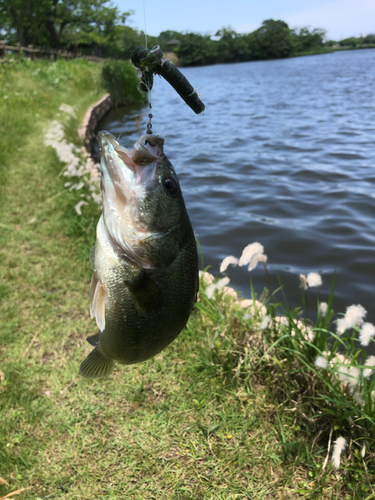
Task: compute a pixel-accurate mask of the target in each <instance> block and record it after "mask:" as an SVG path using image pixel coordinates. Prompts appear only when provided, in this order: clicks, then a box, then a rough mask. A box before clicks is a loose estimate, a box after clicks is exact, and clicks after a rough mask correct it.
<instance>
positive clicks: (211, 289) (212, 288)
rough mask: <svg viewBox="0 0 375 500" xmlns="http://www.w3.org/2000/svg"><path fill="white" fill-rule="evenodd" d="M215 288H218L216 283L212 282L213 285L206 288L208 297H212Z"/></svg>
mask: <svg viewBox="0 0 375 500" xmlns="http://www.w3.org/2000/svg"><path fill="white" fill-rule="evenodd" d="M215 290H216V285H215V283H211V285H208V287H207V288H206V290H205V293H206V295H207V298H208V299H211V298H212V296H213V294H214V293H215Z"/></svg>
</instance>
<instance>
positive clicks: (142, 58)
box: [131, 45, 205, 115]
mask: <svg viewBox="0 0 375 500" xmlns="http://www.w3.org/2000/svg"><path fill="white" fill-rule="evenodd" d="M131 61H132V63H133V64H134V66H136V67H137V68H138V69H139V70H140V71H141V73H142V77H141V82H140V84H139V88H140V89H141V90H143V92H150V91H151V89H152V86H153V83H154V74H156V75H160V76H162V77H163V78H164V79H165V80H167V82H168V83H169V84H170V85H171V86H172V87H173V88H174V89H175V91H176V92H177V93H178V95H179V96H180V97H181V98H182V99H183V100H184V101H185V102H186V104H187V105H188V106H190V108H191V109H192V110H193V111H194V113H196V114H197V115H199V113H202V111H204V109H205V105H204V104H203V102H202V101H201V99H200V97H199V95H198V94H197V92H196V91H195V90H194V88H193V87H192V86H191V85H190V83H189V81H188V80H187V78H186V77H185V76H184V75H183V74H182V73H181V71H179V70H178V69H177V68H176V66H174V65H173V64H172V63H171V62H169V61H168V60H167V59H165V58H164V57H163V52H162V51H161V50H160V47H159V45H155V47H154V48H153V49H152V50H150V49H146V48H145V47H137V48H136V49H134V50H133V53H132V55H131Z"/></svg>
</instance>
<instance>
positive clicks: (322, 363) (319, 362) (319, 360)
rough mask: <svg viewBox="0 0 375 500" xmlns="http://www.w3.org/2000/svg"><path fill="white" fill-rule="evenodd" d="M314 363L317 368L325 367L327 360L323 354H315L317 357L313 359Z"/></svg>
mask: <svg viewBox="0 0 375 500" xmlns="http://www.w3.org/2000/svg"><path fill="white" fill-rule="evenodd" d="M315 365H316V366H317V367H318V368H323V369H325V368H327V366H328V360H327V359H326V358H325V357H324V356H317V358H316V360H315Z"/></svg>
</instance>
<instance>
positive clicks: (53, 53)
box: [0, 40, 106, 63]
mask: <svg viewBox="0 0 375 500" xmlns="http://www.w3.org/2000/svg"><path fill="white" fill-rule="evenodd" d="M8 53H16V54H17V56H18V58H20V57H22V55H27V56H28V57H29V58H30V59H31V60H32V61H34V60H35V59H41V58H44V57H45V58H48V59H50V60H53V61H56V59H61V58H62V59H65V60H68V59H73V58H77V57H79V58H82V59H86V60H87V61H93V62H104V61H105V60H106V59H103V58H102V57H95V56H85V55H82V54H80V53H77V54H75V53H73V52H67V51H62V50H51V49H42V48H34V47H33V46H32V45H28V46H27V47H21V44H20V43H16V45H15V46H14V47H13V46H12V45H5V41H4V40H0V63H3V62H7V61H9V59H6V55H7V54H8Z"/></svg>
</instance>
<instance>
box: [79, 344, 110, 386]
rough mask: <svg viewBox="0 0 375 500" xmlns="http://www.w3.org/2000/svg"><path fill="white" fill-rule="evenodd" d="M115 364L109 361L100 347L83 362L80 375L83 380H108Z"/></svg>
mask: <svg viewBox="0 0 375 500" xmlns="http://www.w3.org/2000/svg"><path fill="white" fill-rule="evenodd" d="M114 365H115V362H114V361H113V359H109V358H107V357H106V356H104V354H103V353H102V352H101V350H100V345H99V346H97V347H95V349H94V350H93V351H91V352H90V354H89V355H88V356H87V358H86V359H85V360H84V361H82V363H81V366H80V367H79V373H80V374H81V375H82V377H83V378H106V377H108V376H109V375H110V374H111V373H112V372H113V368H114Z"/></svg>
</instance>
